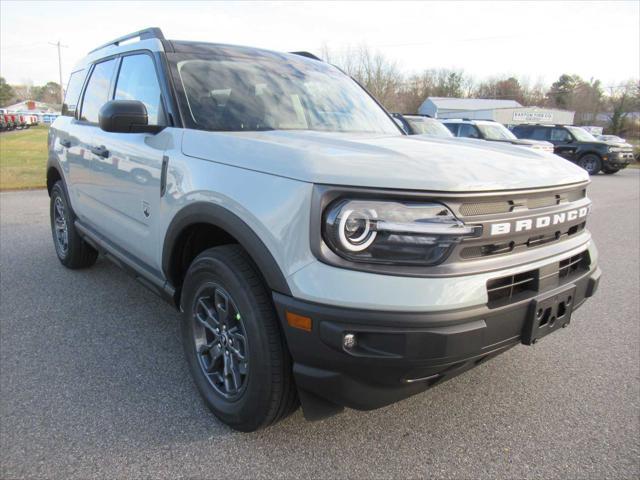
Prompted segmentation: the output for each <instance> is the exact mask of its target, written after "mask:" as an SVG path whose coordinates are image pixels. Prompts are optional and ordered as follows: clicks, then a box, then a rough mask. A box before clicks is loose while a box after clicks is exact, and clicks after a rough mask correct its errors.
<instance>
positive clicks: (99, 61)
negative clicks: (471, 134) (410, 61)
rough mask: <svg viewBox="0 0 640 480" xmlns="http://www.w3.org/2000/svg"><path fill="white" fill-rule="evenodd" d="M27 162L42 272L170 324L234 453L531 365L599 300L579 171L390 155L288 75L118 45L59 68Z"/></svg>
mask: <svg viewBox="0 0 640 480" xmlns="http://www.w3.org/2000/svg"><path fill="white" fill-rule="evenodd" d="M136 38H137V39H139V41H137V42H136V41H134V40H135V39H136ZM48 145H49V155H48V165H47V189H48V191H49V194H50V216H51V231H52V239H53V244H54V247H55V252H56V255H57V257H58V259H59V260H60V262H61V263H62V265H64V266H65V267H68V268H71V269H77V268H85V267H89V266H91V265H92V264H93V263H94V262H95V261H96V258H97V256H98V253H99V252H103V253H105V254H106V256H107V258H109V259H112V260H114V261H115V263H116V264H118V265H119V266H121V267H123V268H124V269H125V270H127V271H129V272H131V273H132V274H133V275H134V277H135V278H137V279H138V280H139V281H140V282H141V283H142V284H143V285H145V286H146V287H148V288H149V289H150V290H152V291H154V292H155V293H157V294H158V295H159V296H161V297H163V298H165V299H166V300H168V301H169V302H170V303H171V304H172V305H174V306H175V307H176V308H177V309H179V310H180V312H181V314H182V317H181V323H180V331H181V338H182V343H183V347H184V351H185V355H186V360H187V363H188V366H189V369H190V371H191V374H192V376H193V379H194V382H195V384H196V386H197V388H198V390H199V391H200V393H201V395H202V397H203V399H204V401H205V403H206V404H207V405H208V407H209V408H210V409H211V410H212V411H213V412H214V414H215V415H216V416H217V417H218V418H220V419H221V420H222V421H223V422H225V423H227V424H228V425H230V426H231V427H233V428H235V429H238V430H242V431H251V430H255V429H258V428H261V427H264V426H266V425H269V424H271V423H273V422H275V421H277V420H279V419H281V418H283V417H284V416H286V415H288V414H289V413H290V412H292V411H293V410H294V409H295V408H296V407H297V405H298V402H299V401H300V402H301V403H302V408H303V411H304V414H305V416H306V417H307V418H309V419H319V418H323V417H326V416H329V415H332V414H335V413H338V412H339V411H341V410H342V409H343V408H344V407H349V408H354V409H359V410H371V409H375V408H378V407H382V406H384V405H388V404H390V403H393V402H396V401H399V400H401V399H403V398H406V397H409V396H411V395H414V394H417V393H419V392H422V391H424V390H426V389H427V388H429V387H432V386H434V385H437V384H439V383H442V382H443V381H445V380H448V379H450V378H452V377H454V376H455V375H457V374H459V373H461V372H463V371H465V370H467V369H469V368H471V367H473V366H475V365H478V364H480V363H483V362H484V361H486V360H488V359H490V358H492V357H494V356H496V355H498V354H500V353H502V352H504V351H506V350H508V349H509V348H511V347H513V346H515V345H517V344H519V343H524V344H526V345H532V344H534V343H536V342H537V341H538V340H540V339H541V338H543V337H544V336H546V335H548V334H550V333H552V332H555V331H557V330H558V329H560V328H561V327H566V326H568V325H569V323H570V320H571V315H572V312H573V311H574V310H575V309H576V308H577V307H579V306H581V305H583V304H584V302H585V300H586V299H587V298H588V297H591V296H592V295H593V294H594V293H595V291H596V289H597V286H598V281H599V278H600V270H599V268H598V264H597V263H598V255H597V251H596V247H595V245H594V243H593V240H592V238H591V235H590V233H589V231H588V230H587V229H586V222H587V217H588V214H589V211H590V206H591V201H590V200H589V198H588V196H587V187H588V184H589V178H588V175H587V174H586V172H585V171H584V170H582V169H580V168H578V167H576V166H575V165H573V164H571V163H570V162H566V161H564V160H562V159H560V158H557V157H555V156H553V155H544V156H543V155H540V154H539V153H536V152H533V151H531V150H530V149H524V148H521V147H516V146H509V145H505V146H500V147H501V148H495V147H496V145H489V142H452V141H448V140H445V139H433V140H430V141H427V139H425V138H422V137H421V136H408V135H406V134H404V133H403V132H402V131H401V129H400V128H399V127H398V126H397V125H396V124H395V123H394V121H393V119H392V118H391V117H390V116H389V115H388V114H387V113H386V111H385V110H384V109H383V108H382V107H380V105H379V104H378V103H377V102H376V101H375V100H374V99H373V97H372V96H370V95H369V94H368V93H367V92H366V91H365V90H363V89H362V87H360V86H359V85H358V84H357V83H356V82H355V81H353V80H352V79H351V78H349V77H348V76H346V75H345V74H344V73H342V72H341V71H340V70H339V69H337V68H335V67H333V66H331V65H329V64H327V63H325V62H323V61H321V60H320V59H317V58H315V57H313V56H312V55H311V54H308V53H288V54H287V53H278V52H271V51H267V50H260V49H255V48H249V47H236V46H230V45H222V44H209V43H202V42H197V43H194V42H183V41H173V40H167V39H165V38H164V36H163V35H162V32H161V31H160V30H159V29H155V28H154V29H147V30H143V31H140V32H135V33H133V34H131V35H127V36H125V37H121V38H118V39H116V40H113V41H111V42H109V43H107V44H105V45H103V46H101V47H99V48H97V49H95V50H93V51H92V52H90V53H89V55H88V56H87V57H85V58H84V59H82V60H81V61H80V62H79V63H78V64H77V65H76V66H75V67H74V69H73V73H72V74H71V77H70V79H69V82H68V88H67V92H66V98H65V101H64V106H63V113H62V116H60V117H59V118H57V119H56V120H55V122H54V123H53V125H52V126H51V128H50V130H49V142H48ZM112 158H115V159H119V160H118V162H115V161H111V163H110V167H109V168H103V165H105V159H106V160H108V159H112ZM125 160H126V162H128V163H129V164H130V165H127V167H126V168H127V171H126V172H122V171H121V170H120V167H119V166H120V165H121V163H120V162H123V161H125ZM107 163H108V162H107ZM133 165H135V168H136V169H142V170H145V171H147V172H148V173H149V174H148V176H146V178H145V179H144V181H141V177H139V176H138V178H137V179H136V176H137V175H136V174H134V173H133V172H134V168H133ZM129 172H130V173H129ZM514 206H517V208H514ZM98 294H99V292H95V291H92V290H91V289H88V290H87V291H85V292H83V293H82V295H84V296H91V295H98ZM76 297H77V295H70V296H69V298H67V299H65V298H60V299H57V301H58V302H64V301H67V302H70V301H74V299H75V298H76ZM123 314H126V312H123ZM92 315H93V316H92V317H91V318H88V319H87V321H88V322H99V321H100V318H99V316H100V312H92ZM160 320H161V319H159V321H160ZM92 343H94V342H88V344H87V345H84V348H91V345H92ZM158 355H162V352H158ZM550 381H552V380H550Z"/></svg>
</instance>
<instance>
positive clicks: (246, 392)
mask: <svg viewBox="0 0 640 480" xmlns="http://www.w3.org/2000/svg"><path fill="white" fill-rule="evenodd" d="M181 303H182V309H183V311H184V316H183V321H182V324H181V331H182V341H183V347H184V351H185V354H186V356H187V361H188V363H189V367H190V370H191V374H192V375H193V378H194V381H195V383H196V386H197V387H198V390H199V391H200V394H201V395H202V397H203V398H204V400H205V402H206V404H207V406H208V407H209V409H210V410H211V411H212V412H213V413H214V414H215V415H216V416H217V417H218V418H219V419H220V420H222V421H223V422H224V423H226V424H227V425H229V426H230V427H232V428H234V429H236V430H241V431H253V430H257V429H259V428H262V427H265V426H268V425H270V424H272V423H275V422H276V421H278V420H279V419H281V418H283V417H285V416H286V415H288V414H289V413H291V412H292V411H293V410H294V409H295V407H297V405H298V403H297V393H296V389H295V385H294V382H293V376H292V367H291V359H290V356H289V352H288V350H287V347H286V345H285V342H284V339H283V336H282V334H281V333H280V328H279V325H278V320H277V318H276V313H275V309H274V307H273V304H272V302H271V299H270V296H269V294H268V290H267V288H266V287H265V286H264V284H263V281H262V279H261V277H260V276H259V274H258V272H257V270H256V268H255V267H254V265H253V263H252V262H251V260H250V259H249V257H248V256H247V254H246V252H245V251H244V250H243V249H242V248H241V247H240V246H238V245H224V246H220V247H215V248H211V249H209V250H206V251H204V252H203V253H201V254H200V255H199V256H198V257H197V258H196V259H195V260H194V261H193V263H192V264H191V266H190V267H189V271H188V272H187V275H186V278H185V281H184V286H183V294H182V302H181Z"/></svg>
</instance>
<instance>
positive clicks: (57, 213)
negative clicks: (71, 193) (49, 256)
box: [50, 180, 98, 269]
mask: <svg viewBox="0 0 640 480" xmlns="http://www.w3.org/2000/svg"><path fill="white" fill-rule="evenodd" d="M50 215H51V234H52V235H53V244H54V246H55V247H56V254H57V255H58V260H60V263H62V264H63V265H64V266H65V267H67V268H71V269H78V268H87V267H90V266H91V265H93V264H94V263H96V259H97V258H98V252H97V251H96V249H94V248H93V247H92V246H91V245H89V244H88V243H87V242H85V241H84V240H83V239H82V237H81V236H80V234H79V233H78V231H77V230H76V227H75V224H74V222H75V219H76V216H75V214H74V213H73V210H72V209H71V205H70V204H69V200H68V198H67V194H66V192H65V189H64V185H63V184H62V181H61V180H58V181H57V182H56V183H55V185H54V186H53V188H52V189H51V200H50Z"/></svg>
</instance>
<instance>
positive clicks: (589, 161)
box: [578, 153, 602, 175]
mask: <svg viewBox="0 0 640 480" xmlns="http://www.w3.org/2000/svg"><path fill="white" fill-rule="evenodd" d="M578 165H579V166H581V167H582V168H584V169H585V170H586V171H587V173H588V174H589V175H595V174H596V173H598V172H599V171H600V169H601V168H602V161H601V160H600V157H598V156H597V155H595V154H593V153H588V154H586V155H584V156H582V157H580V160H578Z"/></svg>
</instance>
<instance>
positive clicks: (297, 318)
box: [287, 311, 312, 332]
mask: <svg viewBox="0 0 640 480" xmlns="http://www.w3.org/2000/svg"><path fill="white" fill-rule="evenodd" d="M287 323H288V324H289V326H290V327H293V328H299V329H300V330H304V331H306V332H310V331H311V325H312V323H311V319H310V318H309V317H303V316H302V315H298V314H296V313H291V312H289V311H288V312H287Z"/></svg>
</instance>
